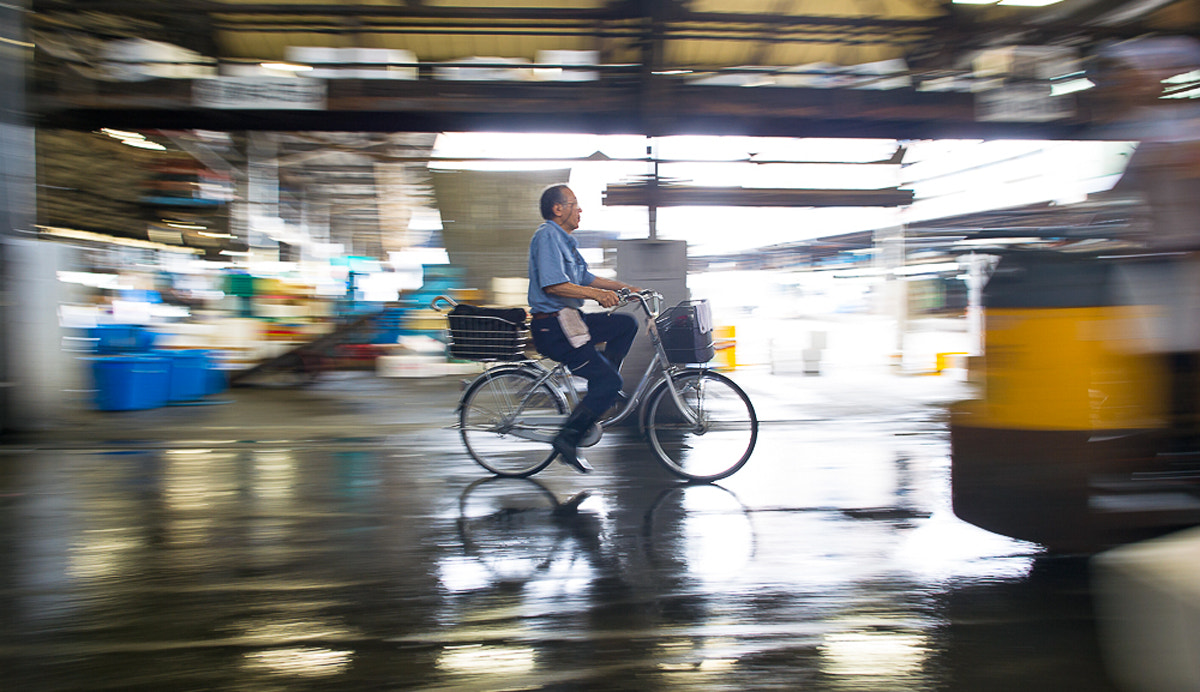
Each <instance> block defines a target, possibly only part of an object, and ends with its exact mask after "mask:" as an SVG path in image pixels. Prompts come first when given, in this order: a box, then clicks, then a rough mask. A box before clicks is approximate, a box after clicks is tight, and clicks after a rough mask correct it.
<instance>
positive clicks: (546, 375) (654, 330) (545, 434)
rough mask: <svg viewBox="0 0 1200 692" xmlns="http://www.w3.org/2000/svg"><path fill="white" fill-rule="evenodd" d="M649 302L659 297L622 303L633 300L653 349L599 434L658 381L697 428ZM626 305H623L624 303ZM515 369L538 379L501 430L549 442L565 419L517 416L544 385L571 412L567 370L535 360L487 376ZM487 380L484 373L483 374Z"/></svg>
mask: <svg viewBox="0 0 1200 692" xmlns="http://www.w3.org/2000/svg"><path fill="white" fill-rule="evenodd" d="M649 298H653V299H655V301H656V302H657V303H659V304H661V300H662V296H660V295H658V294H657V293H656V294H653V295H652V296H649V297H647V296H643V295H640V294H636V293H633V294H629V295H627V296H625V299H626V301H628V300H630V299H636V300H637V301H638V304H639V306H640V307H641V309H642V312H643V313H644V317H643V320H644V323H645V326H646V334H647V336H648V337H649V339H650V343H651V345H652V346H653V348H654V356H653V357H652V358H651V359H650V362H649V363H648V364H647V365H646V369H645V371H644V372H643V373H642V376H641V379H639V380H638V384H637V387H636V388H634V391H633V393H632V394H630V396H629V399H628V401H626V402H625V405H624V406H623V407H622V408H621V410H620V411H618V412H617V413H616V415H614V416H613V417H612V418H608V419H605V420H602V421H600V429H601V431H603V430H606V429H608V428H610V427H612V426H614V425H618V424H620V423H622V422H623V421H625V420H626V419H627V418H628V417H629V416H630V415H631V414H632V413H633V412H634V411H635V410H636V409H637V407H638V405H639V404H640V403H641V400H642V397H644V396H645V395H646V394H647V393H649V392H650V391H651V390H652V389H653V388H654V387H656V386H658V384H659V383H660V382H662V381H666V382H667V388H668V390H669V391H670V392H671V398H672V399H673V400H674V402H675V406H676V408H677V409H678V411H679V412H680V413H682V415H683V417H684V419H685V421H686V422H687V424H688V425H690V426H699V425H700V418H699V416H698V415H697V414H698V412H696V411H693V410H692V409H691V408H690V407H689V406H687V405H685V404H684V401H683V397H682V396H681V395H680V393H679V390H678V389H677V388H676V386H675V380H674V379H673V375H674V374H676V373H677V372H679V371H681V370H683V369H684V368H683V367H682V366H677V365H674V364H672V363H671V361H670V359H668V358H667V353H666V350H665V348H664V347H663V345H662V338H661V336H660V335H659V333H658V323H657V322H656V321H655V317H657V315H658V313H659V312H660V310H657V309H655V310H652V309H651V308H650V306H649V305H648V300H649ZM626 304H627V303H626ZM508 369H519V370H524V371H527V372H531V374H533V373H537V372H538V371H540V375H539V376H538V378H537V380H536V381H535V382H534V385H533V386H532V387H530V390H529V392H528V393H527V394H526V397H525V398H524V399H523V400H522V401H520V402H519V403H518V405H517V406H516V409H515V412H516V417H514V419H513V420H511V421H506V423H505V425H504V426H503V428H504V432H506V433H508V434H510V435H513V436H515V437H521V438H523V439H527V440H535V441H539V442H550V441H551V440H552V439H553V438H554V435H555V434H557V432H558V429H559V428H560V427H561V426H562V424H563V423H564V422H565V421H566V416H539V417H537V418H520V412H521V411H522V410H523V409H524V407H525V404H526V403H527V402H528V397H529V396H530V395H532V394H533V392H534V391H536V389H537V388H538V386H539V385H542V384H546V385H547V386H548V387H550V388H551V389H553V390H556V391H558V392H559V393H560V394H562V395H563V396H564V398H565V399H566V400H567V402H568V404H569V406H570V408H571V409H574V408H575V407H576V406H577V405H578V404H579V401H580V399H581V397H580V395H579V391H578V389H577V388H576V386H575V383H574V381H573V380H572V378H573V377H574V376H573V375H572V374H571V371H570V369H569V368H567V366H566V365H564V364H562V363H558V364H556V365H555V366H554V367H553V368H547V367H546V366H545V365H543V364H542V362H541V361H538V360H530V361H524V362H521V363H514V364H507V365H503V366H498V367H497V368H492V369H491V370H489V371H488V372H489V373H491V372H498V371H500V370H508ZM655 371H659V376H658V377H654V374H655ZM484 376H487V373H485V374H484ZM638 426H639V429H641V428H643V427H644V421H640V420H639V421H638ZM599 439H600V438H599V435H596V436H594V439H586V440H584V441H582V442H581V446H591V445H593V444H595V443H596V442H598V441H599Z"/></svg>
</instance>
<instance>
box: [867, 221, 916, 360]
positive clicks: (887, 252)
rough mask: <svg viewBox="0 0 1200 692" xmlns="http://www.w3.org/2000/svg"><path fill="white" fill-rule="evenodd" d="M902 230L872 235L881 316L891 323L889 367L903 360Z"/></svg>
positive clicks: (905, 298)
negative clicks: (879, 277) (878, 271)
mask: <svg viewBox="0 0 1200 692" xmlns="http://www.w3.org/2000/svg"><path fill="white" fill-rule="evenodd" d="M904 258H905V251H904V227H903V226H893V227H891V228H883V229H880V230H878V231H875V266H876V267H877V268H878V269H879V270H880V271H881V273H882V278H881V291H880V296H881V303H880V304H879V305H878V308H877V309H878V310H879V312H880V313H881V314H883V315H886V316H889V317H891V318H892V319H893V320H894V332H893V338H892V346H891V351H890V352H889V353H888V357H889V359H890V361H891V363H892V365H894V366H896V367H899V366H901V365H902V364H903V359H904V334H905V332H907V331H908V281H907V277H906V276H905V275H904V274H903V272H902V270H903V269H904Z"/></svg>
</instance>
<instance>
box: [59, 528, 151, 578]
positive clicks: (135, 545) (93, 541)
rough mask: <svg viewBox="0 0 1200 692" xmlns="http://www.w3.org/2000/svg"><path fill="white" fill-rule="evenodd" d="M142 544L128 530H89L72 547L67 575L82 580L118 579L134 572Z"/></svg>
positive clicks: (135, 533) (141, 541) (132, 532)
mask: <svg viewBox="0 0 1200 692" xmlns="http://www.w3.org/2000/svg"><path fill="white" fill-rule="evenodd" d="M144 543H145V541H144V540H143V539H142V538H141V537H140V536H139V535H138V533H137V531H135V530H134V529H131V528H113V529H88V530H86V531H84V532H83V533H81V534H80V536H79V540H78V541H77V542H76V543H75V544H74V545H72V546H71V555H70V564H69V565H68V567H67V574H68V575H70V576H71V577H72V578H75V579H81V580H93V579H112V578H117V577H120V576H121V575H122V574H123V573H125V571H126V570H129V571H132V570H133V568H134V567H135V561H136V558H137V551H138V550H141V549H143V548H144Z"/></svg>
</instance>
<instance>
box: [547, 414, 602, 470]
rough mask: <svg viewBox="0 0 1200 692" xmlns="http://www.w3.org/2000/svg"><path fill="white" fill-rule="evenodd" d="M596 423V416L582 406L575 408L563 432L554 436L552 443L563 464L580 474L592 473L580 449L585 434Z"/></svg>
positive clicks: (564, 425)
mask: <svg viewBox="0 0 1200 692" xmlns="http://www.w3.org/2000/svg"><path fill="white" fill-rule="evenodd" d="M595 421H596V415H595V414H594V413H592V412H591V411H589V410H588V409H587V407H586V406H584V405H583V404H580V405H578V406H576V407H575V410H574V411H571V415H570V416H568V417H567V422H566V423H564V424H563V427H562V430H559V431H558V434H557V435H555V436H554V440H552V441H551V442H550V444H551V445H553V446H554V451H556V452H558V456H559V458H561V459H562V462H563V463H564V464H566V465H567V466H570V467H571V468H573V469H575V470H576V471H578V472H580V473H591V472H592V465H591V464H589V463H588V462H587V459H584V458H583V457H582V456H580V455H579V449H578V447H579V441H580V440H582V439H583V435H584V433H585V432H587V429H588V428H590V427H592V423H594V422H595Z"/></svg>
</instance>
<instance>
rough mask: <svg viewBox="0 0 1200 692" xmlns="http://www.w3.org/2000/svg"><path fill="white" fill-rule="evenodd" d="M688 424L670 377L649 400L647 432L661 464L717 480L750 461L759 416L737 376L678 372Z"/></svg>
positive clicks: (687, 475)
mask: <svg viewBox="0 0 1200 692" xmlns="http://www.w3.org/2000/svg"><path fill="white" fill-rule="evenodd" d="M674 381H675V386H676V388H677V389H678V391H679V395H680V399H681V400H682V401H683V405H684V406H685V407H686V408H687V410H688V411H689V412H690V413H691V415H692V416H693V417H695V418H696V419H697V421H698V422H697V423H696V424H694V425H693V424H689V423H688V422H687V418H686V417H685V416H684V415H683V413H682V412H681V411H680V410H679V407H678V406H677V405H676V404H675V399H674V397H672V396H671V390H670V387H669V386H668V384H667V382H666V381H663V382H661V383H659V385H658V386H657V387H656V388H655V389H654V391H653V392H651V393H650V397H649V398H648V399H647V401H646V419H645V420H646V434H647V436H648V437H649V439H650V446H651V447H653V448H654V453H655V455H656V456H657V457H658V460H659V461H660V462H662V464H663V466H665V467H666V468H667V470H668V471H670V472H671V473H673V474H675V475H677V476H679V477H681V478H686V479H688V480H695V481H716V480H720V479H722V478H725V477H727V476H730V475H732V474H734V473H736V472H737V471H738V469H740V468H742V467H743V466H745V465H746V462H747V461H748V460H749V459H750V454H751V453H752V452H754V444H755V442H757V440H758V417H757V416H756V415H755V413H754V406H753V405H752V404H751V403H750V399H749V397H747V396H746V393H745V392H744V391H742V388H741V387H739V386H737V385H736V384H735V383H734V382H733V380H730V379H729V378H727V377H725V376H724V375H721V374H719V373H715V372H710V371H708V370H689V371H686V372H683V373H680V374H679V375H676V376H675V377H674Z"/></svg>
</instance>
